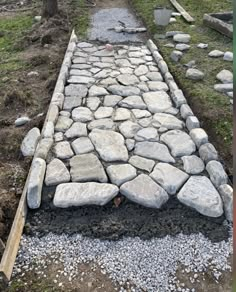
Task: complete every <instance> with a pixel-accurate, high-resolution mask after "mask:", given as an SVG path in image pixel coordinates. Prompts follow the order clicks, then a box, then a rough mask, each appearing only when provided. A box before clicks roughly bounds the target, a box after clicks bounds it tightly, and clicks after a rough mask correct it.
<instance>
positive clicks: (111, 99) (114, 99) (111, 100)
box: [103, 95, 122, 107]
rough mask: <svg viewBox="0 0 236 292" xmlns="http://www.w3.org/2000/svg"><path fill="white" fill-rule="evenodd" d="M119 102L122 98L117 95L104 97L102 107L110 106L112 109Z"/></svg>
mask: <svg viewBox="0 0 236 292" xmlns="http://www.w3.org/2000/svg"><path fill="white" fill-rule="evenodd" d="M121 100H122V97H121V96H119V95H106V96H105V97H104V102H103V104H104V106H111V107H114V106H116V105H117V104H118V103H119V101H121Z"/></svg>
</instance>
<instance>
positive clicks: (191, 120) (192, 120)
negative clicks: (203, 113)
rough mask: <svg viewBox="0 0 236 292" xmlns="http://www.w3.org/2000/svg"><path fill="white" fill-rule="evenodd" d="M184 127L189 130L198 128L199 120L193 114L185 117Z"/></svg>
mask: <svg viewBox="0 0 236 292" xmlns="http://www.w3.org/2000/svg"><path fill="white" fill-rule="evenodd" d="M186 127H187V129H188V130H189V131H191V130H192V129H195V128H200V122H199V120H198V118H197V117H195V116H190V117H187V120H186Z"/></svg>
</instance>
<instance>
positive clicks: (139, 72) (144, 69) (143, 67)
mask: <svg viewBox="0 0 236 292" xmlns="http://www.w3.org/2000/svg"><path fill="white" fill-rule="evenodd" d="M147 73H148V67H147V66H146V65H140V66H138V68H136V69H135V70H134V74H135V75H136V76H142V75H146V74H147Z"/></svg>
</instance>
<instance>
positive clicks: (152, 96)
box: [143, 91, 172, 113]
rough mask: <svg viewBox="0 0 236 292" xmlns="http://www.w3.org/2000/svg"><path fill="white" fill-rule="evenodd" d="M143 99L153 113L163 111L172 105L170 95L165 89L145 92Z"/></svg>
mask: <svg viewBox="0 0 236 292" xmlns="http://www.w3.org/2000/svg"><path fill="white" fill-rule="evenodd" d="M143 99H144V101H145V103H146V104H147V107H148V110H149V111H150V112H152V113H161V112H163V111H166V110H167V109H169V108H170V107H172V103H171V101H170V97H169V95H168V94H167V93H166V92H165V91H156V92H147V93H144V94H143Z"/></svg>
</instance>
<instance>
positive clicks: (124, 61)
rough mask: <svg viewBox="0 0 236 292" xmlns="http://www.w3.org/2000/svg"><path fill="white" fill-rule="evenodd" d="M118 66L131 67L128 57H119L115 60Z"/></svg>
mask: <svg viewBox="0 0 236 292" xmlns="http://www.w3.org/2000/svg"><path fill="white" fill-rule="evenodd" d="M115 64H116V66H117V67H131V64H130V62H129V61H128V60H127V59H118V60H116V61H115Z"/></svg>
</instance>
